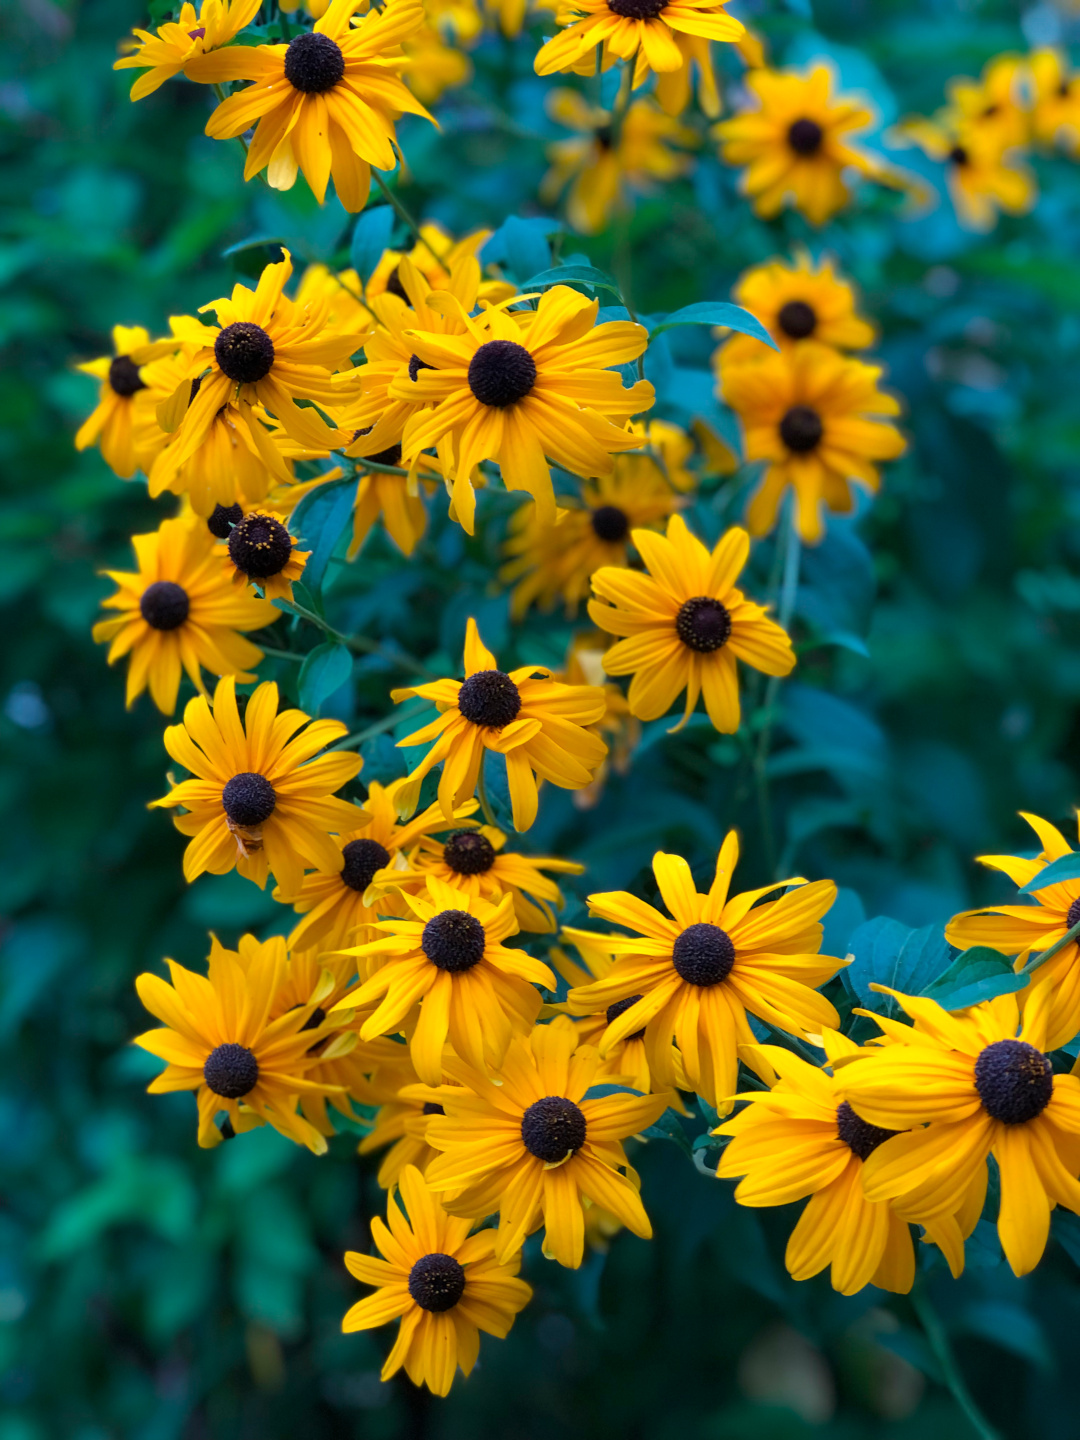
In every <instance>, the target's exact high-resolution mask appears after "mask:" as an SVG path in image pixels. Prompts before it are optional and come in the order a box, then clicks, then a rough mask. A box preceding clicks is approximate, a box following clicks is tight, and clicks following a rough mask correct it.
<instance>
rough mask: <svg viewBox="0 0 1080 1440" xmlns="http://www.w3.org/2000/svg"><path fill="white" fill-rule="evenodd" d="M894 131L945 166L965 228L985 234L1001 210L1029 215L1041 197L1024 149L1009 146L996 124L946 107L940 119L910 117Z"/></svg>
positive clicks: (953, 201)
mask: <svg viewBox="0 0 1080 1440" xmlns="http://www.w3.org/2000/svg"><path fill="white" fill-rule="evenodd" d="M894 133H895V135H896V138H897V139H898V140H899V141H904V140H907V141H910V142H912V143H913V144H915V145H917V146H918V147H919V149H920V150H922V152H923V153H924V154H925V155H928V156H929V157H930V159H931V160H937V161H940V162H941V164H942V165H944V167H945V187H946V189H947V190H948V192H949V197H950V199H951V200H952V203H953V209H954V210H955V211H956V218H957V220H958V221H959V223H960V224H961V225H962V226H964V228H965V229H968V230H975V231H979V232H983V233H985V232H986V231H989V230H992V229H993V228H994V226H995V225H996V224H997V218H998V212H999V211H1002V212H1004V214H1006V215H1025V214H1026V213H1027V212H1028V211H1029V210H1030V209H1031V208H1032V206H1033V205H1034V204H1035V201H1036V199H1037V198H1038V187H1037V186H1036V184H1035V177H1034V176H1033V175H1032V173H1031V171H1030V170H1029V169H1028V167H1027V166H1026V165H1025V164H1024V162H1023V160H1022V159H1021V156H1020V153H1019V152H1018V151H1017V150H1016V149H1015V148H1009V147H1005V146H1003V145H1002V142H1001V139H1000V138H999V136H998V135H997V134H996V133H995V132H994V130H993V129H990V128H987V127H985V126H982V125H979V124H978V123H975V124H971V123H969V122H966V121H964V120H962V119H961V118H960V117H958V116H957V115H956V114H955V113H953V112H950V111H941V112H939V114H938V115H937V117H936V118H934V119H926V118H924V117H922V116H914V117H911V118H908V119H906V120H904V121H902V122H901V124H899V125H898V126H896V129H895V132H894Z"/></svg>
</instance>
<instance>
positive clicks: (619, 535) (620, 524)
mask: <svg viewBox="0 0 1080 1440" xmlns="http://www.w3.org/2000/svg"><path fill="white" fill-rule="evenodd" d="M592 528H593V531H594V532H595V534H596V538H597V539H598V540H607V541H609V542H610V543H611V544H613V545H614V544H616V543H617V542H618V541H620V540H625V539H626V537H627V535H629V533H630V520H629V518H628V516H627V514H626V511H625V510H620V509H619V507H618V506H617V505H598V506H597V508H596V509H595V510H594V511H593V512H592Z"/></svg>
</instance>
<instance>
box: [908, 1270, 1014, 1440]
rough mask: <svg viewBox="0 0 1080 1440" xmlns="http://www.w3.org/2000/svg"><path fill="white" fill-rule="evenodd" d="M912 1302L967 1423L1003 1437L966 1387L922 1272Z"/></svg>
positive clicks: (985, 1437) (988, 1439) (984, 1438)
mask: <svg viewBox="0 0 1080 1440" xmlns="http://www.w3.org/2000/svg"><path fill="white" fill-rule="evenodd" d="M911 1304H912V1307H913V1309H914V1311H915V1314H916V1315H917V1316H918V1317H919V1324H920V1325H921V1326H922V1328H923V1331H924V1333H925V1335H926V1339H927V1343H928V1344H929V1346H930V1349H931V1351H932V1352H933V1355H934V1359H935V1360H936V1361H937V1362H938V1364H939V1365H940V1367H941V1374H942V1377H943V1379H944V1381H945V1384H946V1386H947V1387H948V1390H949V1393H950V1394H951V1395H952V1397H953V1399H954V1400H955V1401H956V1403H957V1405H959V1407H960V1409H961V1410H962V1411H963V1412H964V1415H965V1417H966V1419H967V1421H968V1424H969V1425H971V1427H972V1429H973V1430H975V1432H976V1433H977V1434H978V1435H979V1436H980V1440H1001V1437H1000V1436H999V1434H998V1432H997V1431H996V1430H995V1429H994V1427H993V1426H992V1425H991V1424H990V1422H989V1421H988V1420H987V1419H986V1417H985V1416H984V1415H983V1413H982V1411H981V1410H980V1409H979V1407H978V1405H976V1403H975V1401H974V1399H973V1397H972V1394H971V1391H970V1390H969V1389H968V1388H967V1384H966V1383H965V1381H964V1377H963V1375H962V1374H961V1373H960V1367H959V1366H958V1365H957V1363H956V1356H955V1355H954V1354H953V1351H952V1346H951V1345H950V1344H949V1337H948V1335H947V1334H946V1333H945V1326H944V1325H943V1324H942V1323H941V1316H940V1315H939V1314H938V1313H937V1310H935V1308H934V1304H933V1301H932V1300H931V1299H930V1297H929V1295H928V1294H927V1293H926V1290H925V1288H924V1285H923V1282H922V1276H917V1277H916V1281H915V1285H914V1287H913V1288H912V1291H911Z"/></svg>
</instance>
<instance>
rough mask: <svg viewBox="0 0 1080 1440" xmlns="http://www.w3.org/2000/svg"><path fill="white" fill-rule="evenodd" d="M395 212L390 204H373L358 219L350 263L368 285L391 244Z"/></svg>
mask: <svg viewBox="0 0 1080 1440" xmlns="http://www.w3.org/2000/svg"><path fill="white" fill-rule="evenodd" d="M393 228H394V212H393V210H392V209H391V208H390V206H389V205H372V206H369V207H368V208H367V209H366V210H364V211H363V212H362V213H361V215H360V218H359V219H358V220H357V222H356V225H355V227H354V228H353V233H352V243H351V245H350V246H349V263H350V264H351V265H352V267H353V269H354V270H355V271H356V273H357V274H358V275H359V276H360V279H361V281H362V282H363V283H364V284H365V285H366V284H367V282H368V281H369V280H370V279H371V276H372V273H373V272H374V270H375V267H376V266H377V265H378V263H379V261H380V260H381V259H382V254H383V251H384V250H386V249H388V248H389V246H390V235H391V233H392V231H393Z"/></svg>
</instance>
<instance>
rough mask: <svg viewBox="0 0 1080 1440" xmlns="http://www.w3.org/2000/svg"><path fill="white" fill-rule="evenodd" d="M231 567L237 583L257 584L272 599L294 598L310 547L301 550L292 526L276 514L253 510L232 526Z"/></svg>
mask: <svg viewBox="0 0 1080 1440" xmlns="http://www.w3.org/2000/svg"><path fill="white" fill-rule="evenodd" d="M224 548H225V554H226V556H227V557H228V559H227V568H228V569H231V570H232V575H233V583H234V584H236V585H257V586H258V588H259V589H260V590H261V591H262V593H263V594H264V595H265V596H266V598H267V599H268V600H291V599H292V587H293V583H294V581H296V580H299V579H301V578H302V577H303V574H304V566H305V565H306V564H307V559H308V555H309V554H310V553H311V552H310V551H308V550H297V548H296V543H295V541H294V540H293V537H292V536H291V535H290V534H289V527H288V525H286V524H284V523H283V522H282V521H281V520H278V519H277V517H276V516H274V515H267V514H265V513H263V512H262V511H259V510H251V511H249V512H248V513H247V514H246V515H244V516H243V517H242V519H240V520H237V521H236V523H235V524H234V525H230V526H229V533H228V537H227V539H226V541H225V547H224Z"/></svg>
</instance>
